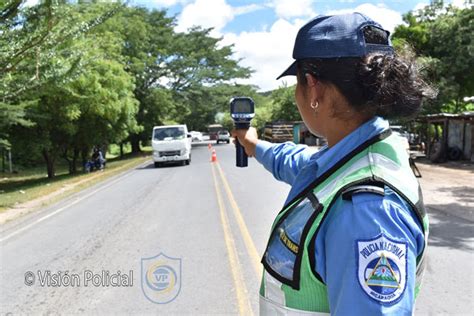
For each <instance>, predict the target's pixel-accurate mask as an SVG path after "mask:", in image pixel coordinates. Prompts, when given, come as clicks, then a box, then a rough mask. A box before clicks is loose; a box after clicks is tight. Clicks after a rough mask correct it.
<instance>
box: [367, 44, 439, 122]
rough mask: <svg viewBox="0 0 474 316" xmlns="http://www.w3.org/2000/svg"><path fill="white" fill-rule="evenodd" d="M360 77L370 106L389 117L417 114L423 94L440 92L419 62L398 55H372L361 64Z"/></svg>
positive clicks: (433, 95) (377, 112) (428, 95)
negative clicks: (421, 70) (422, 73)
mask: <svg viewBox="0 0 474 316" xmlns="http://www.w3.org/2000/svg"><path fill="white" fill-rule="evenodd" d="M358 81H359V84H360V85H361V87H362V95H363V99H365V100H366V103H365V108H366V110H369V111H371V112H373V113H374V114H375V115H379V116H382V117H385V118H387V119H393V118H410V117H413V116H414V115H416V114H417V113H418V112H419V110H420V109H421V104H422V100H423V98H433V97H435V96H436V93H435V91H434V90H433V89H432V88H431V87H430V86H429V85H428V84H426V83H425V82H424V81H423V80H422V79H421V77H420V76H419V73H418V69H417V67H416V66H415V63H414V62H412V61H408V60H404V59H403V58H402V57H400V56H397V55H381V54H377V53H374V54H371V55H368V56H367V57H366V58H365V59H364V60H363V61H362V62H361V63H360V64H359V70H358Z"/></svg>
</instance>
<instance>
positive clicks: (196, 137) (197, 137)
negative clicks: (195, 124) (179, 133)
mask: <svg viewBox="0 0 474 316" xmlns="http://www.w3.org/2000/svg"><path fill="white" fill-rule="evenodd" d="M189 133H190V134H191V140H192V141H193V142H202V141H203V138H202V133H201V132H197V131H191V132H189Z"/></svg>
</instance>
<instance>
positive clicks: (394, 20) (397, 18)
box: [327, 3, 403, 33]
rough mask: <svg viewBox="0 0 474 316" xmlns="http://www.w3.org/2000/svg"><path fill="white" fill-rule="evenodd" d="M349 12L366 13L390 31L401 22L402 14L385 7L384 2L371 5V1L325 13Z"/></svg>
mask: <svg viewBox="0 0 474 316" xmlns="http://www.w3.org/2000/svg"><path fill="white" fill-rule="evenodd" d="M351 12H360V13H362V14H365V15H367V16H368V17H369V18H371V19H372V20H374V21H376V22H378V23H380V25H382V27H383V28H384V29H386V30H388V31H390V33H392V32H393V30H394V29H395V27H396V26H397V25H399V24H402V23H403V19H402V15H401V14H400V13H399V12H397V11H394V10H391V9H389V8H387V7H386V6H385V5H384V4H377V5H373V4H371V3H363V4H361V5H359V6H357V7H355V8H354V9H343V10H332V11H329V12H327V14H343V13H351Z"/></svg>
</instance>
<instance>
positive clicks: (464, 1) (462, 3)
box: [451, 0, 474, 9]
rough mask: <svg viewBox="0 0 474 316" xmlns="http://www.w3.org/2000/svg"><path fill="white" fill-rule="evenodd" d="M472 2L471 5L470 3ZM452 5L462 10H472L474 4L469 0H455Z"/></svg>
mask: <svg viewBox="0 0 474 316" xmlns="http://www.w3.org/2000/svg"><path fill="white" fill-rule="evenodd" d="M469 2H471V3H469ZM451 4H452V5H453V6H455V7H458V8H461V9H466V8H472V7H473V6H474V4H473V3H472V0H471V1H468V0H453V1H451Z"/></svg>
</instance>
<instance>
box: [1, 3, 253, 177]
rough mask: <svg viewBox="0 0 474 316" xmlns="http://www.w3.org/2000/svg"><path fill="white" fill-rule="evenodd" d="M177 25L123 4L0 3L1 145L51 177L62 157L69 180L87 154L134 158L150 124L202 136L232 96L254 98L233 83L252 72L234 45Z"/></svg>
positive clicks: (162, 13)
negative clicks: (129, 150) (180, 126)
mask: <svg viewBox="0 0 474 316" xmlns="http://www.w3.org/2000/svg"><path fill="white" fill-rule="evenodd" d="M175 24H176V21H175V18H173V17H168V16H167V13H166V11H157V10H153V11H149V10H147V9H144V8H138V7H129V6H126V5H123V4H121V3H120V2H103V1H73V2H71V1H67V0H45V1H41V2H40V3H39V4H37V5H34V6H25V5H24V1H17V0H8V1H5V0H0V33H1V35H2V36H1V37H0V53H1V55H0V95H1V99H0V146H3V147H8V148H10V147H12V151H13V153H14V159H16V160H20V161H22V162H23V163H34V162H36V161H37V160H38V159H39V158H41V159H43V161H44V163H45V165H46V167H47V171H48V176H49V177H53V176H54V174H55V165H56V163H57V161H58V160H59V159H65V160H66V161H67V162H68V163H69V169H70V172H71V173H72V172H75V171H76V170H77V166H78V163H79V162H83V160H85V159H87V158H88V155H89V154H90V149H91V147H92V146H95V145H103V146H104V147H106V145H108V144H111V143H116V144H121V143H123V142H125V141H130V142H131V143H132V147H133V149H134V150H135V151H138V150H139V149H140V147H139V144H140V141H144V140H148V139H149V136H150V134H151V129H152V127H153V126H154V125H160V124H163V123H166V122H176V123H187V124H188V126H189V127H190V128H194V129H201V130H203V129H205V127H206V126H207V125H208V124H211V123H214V122H215V115H216V114H217V113H219V112H224V111H225V110H226V109H227V107H228V99H229V98H230V95H229V94H231V93H232V92H235V93H236V94H239V95H240V94H242V93H243V94H251V93H253V94H255V88H254V87H250V86H246V87H244V86H239V85H233V84H231V82H232V81H233V80H234V79H236V78H246V77H248V76H249V74H250V70H249V69H247V68H244V67H241V66H240V65H239V63H238V62H239V61H238V60H234V59H233V58H232V54H233V52H232V47H231V46H223V45H221V43H220V40H221V39H219V38H213V37H211V36H210V29H201V28H192V29H190V30H188V31H187V32H184V33H177V32H175V30H174V27H175ZM239 91H241V92H239ZM224 100H225V102H224ZM224 104H226V105H224ZM32 135H34V137H32ZM104 149H105V148H104Z"/></svg>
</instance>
